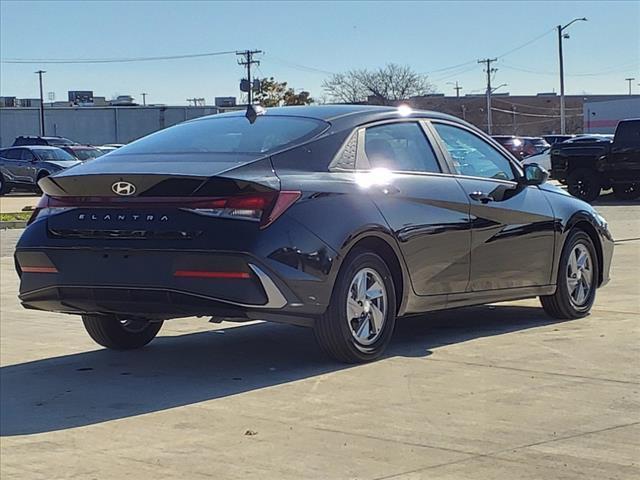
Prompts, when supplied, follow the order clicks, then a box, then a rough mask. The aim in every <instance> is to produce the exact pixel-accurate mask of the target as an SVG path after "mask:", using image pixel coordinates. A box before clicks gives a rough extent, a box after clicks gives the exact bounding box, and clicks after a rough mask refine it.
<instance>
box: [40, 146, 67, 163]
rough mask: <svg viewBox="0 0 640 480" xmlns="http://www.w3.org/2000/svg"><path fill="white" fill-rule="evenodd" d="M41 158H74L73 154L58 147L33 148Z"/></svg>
mask: <svg viewBox="0 0 640 480" xmlns="http://www.w3.org/2000/svg"><path fill="white" fill-rule="evenodd" d="M33 151H34V152H35V153H36V154H37V155H38V157H40V158H41V159H42V160H75V157H74V156H73V155H70V154H69V153H67V152H65V151H64V150H62V149H60V148H47V149H44V148H38V149H34V150H33Z"/></svg>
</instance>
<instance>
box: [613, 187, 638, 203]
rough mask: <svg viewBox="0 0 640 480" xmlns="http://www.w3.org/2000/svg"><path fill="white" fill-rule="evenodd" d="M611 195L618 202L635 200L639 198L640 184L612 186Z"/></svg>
mask: <svg viewBox="0 0 640 480" xmlns="http://www.w3.org/2000/svg"><path fill="white" fill-rule="evenodd" d="M613 194H614V195H615V196H616V198H619V199H620V200H635V199H636V198H638V197H640V184H637V183H626V184H618V185H614V186H613Z"/></svg>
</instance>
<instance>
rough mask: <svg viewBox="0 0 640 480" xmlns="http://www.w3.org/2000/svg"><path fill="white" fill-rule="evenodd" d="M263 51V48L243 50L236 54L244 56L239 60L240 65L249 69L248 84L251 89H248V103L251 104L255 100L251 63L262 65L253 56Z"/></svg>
mask: <svg viewBox="0 0 640 480" xmlns="http://www.w3.org/2000/svg"><path fill="white" fill-rule="evenodd" d="M258 53H262V50H244V51H241V52H236V55H237V56H239V57H242V60H238V65H242V66H243V67H246V69H247V85H248V86H249V89H248V90H247V103H248V104H249V105H251V104H252V102H253V96H252V93H253V92H252V90H253V83H252V82H251V65H260V61H259V60H254V59H253V56H254V55H256V54H258Z"/></svg>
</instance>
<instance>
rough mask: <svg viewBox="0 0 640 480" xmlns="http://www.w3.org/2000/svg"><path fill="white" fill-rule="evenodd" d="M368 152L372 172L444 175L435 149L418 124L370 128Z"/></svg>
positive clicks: (396, 124)
mask: <svg viewBox="0 0 640 480" xmlns="http://www.w3.org/2000/svg"><path fill="white" fill-rule="evenodd" d="M364 138H365V145H364V150H365V153H366V155H367V159H368V160H369V164H370V165H371V168H386V169H389V170H395V171H402V172H440V166H439V165H438V161H437V160H436V156H435V154H434V153H433V149H432V148H431V145H429V142H428V141H427V138H426V137H425V135H424V132H423V131H422V127H420V125H418V124H417V123H414V122H401V123H388V124H385V125H378V126H376V127H369V128H367V130H366V132H365V137H364Z"/></svg>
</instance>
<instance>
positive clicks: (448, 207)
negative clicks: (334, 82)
mask: <svg viewBox="0 0 640 480" xmlns="http://www.w3.org/2000/svg"><path fill="white" fill-rule="evenodd" d="M249 113H251V114H249ZM256 113H257V115H256ZM546 178H547V174H546V172H545V171H544V170H543V169H541V168H540V167H538V166H537V165H527V166H525V167H524V168H523V167H521V166H520V164H519V163H518V162H517V161H516V160H515V159H514V158H513V157H512V156H511V155H510V154H509V152H507V151H506V150H505V149H504V148H503V147H501V146H500V145H499V144H498V143H496V142H495V141H494V140H492V139H491V138H490V137H488V136H487V135H485V134H484V133H482V132H481V131H479V130H478V129H476V128H475V127H473V126H471V125H469V124H468V123H465V122H463V121H461V120H459V119H457V118H454V117H451V116H447V115H443V114H439V113H434V112H420V111H411V110H410V109H408V108H407V107H400V108H390V107H367V106H347V105H340V106H310V107H285V108H273V109H269V110H267V111H263V112H260V111H258V112H247V114H246V115H245V113H244V112H233V113H228V114H222V115H214V116H209V117H204V118H199V119H196V120H191V121H188V122H185V123H182V124H179V125H177V126H174V127H171V128H167V129H166V130H162V131H160V132H157V133H154V134H152V135H149V136H147V137H144V138H142V139H140V140H138V141H136V142H133V143H131V144H129V145H127V146H125V147H122V148H120V149H118V150H116V151H114V152H112V153H109V154H107V155H105V156H104V157H101V158H99V159H96V160H94V161H92V162H88V163H85V164H83V165H80V166H78V167H76V168H73V169H71V170H69V171H65V172H61V173H59V174H56V175H53V176H50V177H47V178H45V179H43V180H41V182H40V186H41V188H42V190H43V191H44V196H43V197H42V200H41V201H40V204H39V205H38V208H37V210H36V212H35V213H34V215H33V217H32V219H31V220H30V224H29V226H28V227H27V229H26V230H25V232H24V234H23V235H22V237H21V239H20V241H19V242H18V245H17V249H16V253H15V260H16V268H17V271H18V274H19V275H20V278H21V284H20V300H21V301H22V304H23V305H24V306H25V307H26V308H31V309H38V310H46V311H55V312H64V313H70V314H78V315H81V316H82V320H83V323H84V326H85V327H86V329H87V331H88V333H89V335H90V336H91V337H92V338H93V339H94V340H95V341H96V342H97V343H99V344H100V345H103V346H105V347H108V348H113V349H131V348H139V347H142V346H144V345H145V344H147V343H148V342H150V341H151V340H152V339H153V338H154V337H155V336H156V334H157V333H158V331H159V330H160V327H161V326H162V323H163V321H165V320H168V319H172V318H179V317H188V316H206V317H213V319H214V321H215V320H231V321H247V320H266V321H274V322H285V323H291V324H296V325H303V326H308V327H312V328H313V330H314V332H315V335H316V338H317V339H318V342H319V344H320V345H321V347H322V348H323V349H324V350H326V352H327V353H329V354H330V355H331V356H333V357H334V358H336V359H338V360H341V361H346V362H362V361H368V360H373V359H375V358H377V357H379V356H380V355H381V354H382V353H383V351H384V349H385V347H386V346H387V344H388V343H389V340H390V338H391V336H392V334H393V330H394V326H395V322H396V318H398V317H403V316H408V315H415V314H420V313H423V312H428V311H432V310H439V309H446V308H453V307H461V306H465V305H476V304H484V303H489V302H500V301H505V300H515V299H523V298H530V297H536V296H537V297H540V299H541V303H542V307H543V308H544V310H545V311H546V312H547V313H548V314H549V315H551V316H552V317H555V318H559V319H571V318H577V317H581V316H584V315H586V314H587V313H588V312H589V310H590V309H591V307H592V305H593V303H594V299H595V295H596V289H597V288H598V287H600V286H602V285H604V284H605V283H606V282H607V281H608V279H609V267H610V264H611V257H612V254H613V240H612V237H611V234H610V233H609V231H608V228H607V223H606V222H605V220H604V219H603V218H602V217H601V216H600V215H599V214H598V213H596V211H595V210H594V209H593V208H592V207H591V206H590V205H588V204H587V203H584V202H582V201H580V200H577V199H576V198H573V197H571V196H570V195H568V194H567V193H565V192H564V191H563V190H561V189H559V188H556V187H554V186H552V185H549V184H547V183H545V180H546Z"/></svg>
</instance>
